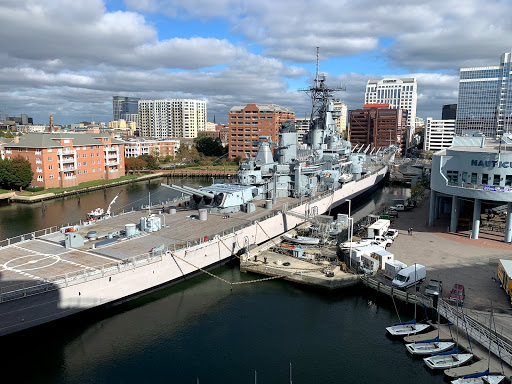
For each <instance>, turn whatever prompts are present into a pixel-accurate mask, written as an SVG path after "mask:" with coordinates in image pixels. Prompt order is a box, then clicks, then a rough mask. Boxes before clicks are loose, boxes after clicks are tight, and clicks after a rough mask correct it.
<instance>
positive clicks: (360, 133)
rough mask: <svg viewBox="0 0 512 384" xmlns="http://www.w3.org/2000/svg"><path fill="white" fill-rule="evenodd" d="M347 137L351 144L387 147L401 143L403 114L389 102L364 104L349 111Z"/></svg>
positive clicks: (376, 147)
mask: <svg viewBox="0 0 512 384" xmlns="http://www.w3.org/2000/svg"><path fill="white" fill-rule="evenodd" d="M349 116H350V117H349V118H350V130H349V138H348V140H349V141H350V143H351V144H354V145H355V144H363V145H368V144H370V145H371V148H375V149H378V148H382V147H387V146H388V145H391V144H398V145H400V144H401V143H402V134H403V132H402V126H403V121H404V114H403V112H402V110H401V109H396V108H390V105H389V104H365V105H364V106H363V109H356V110H352V111H350V115H349Z"/></svg>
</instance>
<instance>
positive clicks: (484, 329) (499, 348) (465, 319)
mask: <svg viewBox="0 0 512 384" xmlns="http://www.w3.org/2000/svg"><path fill="white" fill-rule="evenodd" d="M361 281H362V282H363V283H364V284H365V285H366V286H368V287H371V288H373V289H375V290H377V291H378V292H381V293H384V294H386V295H388V296H392V297H396V298H398V299H400V300H402V301H405V302H407V303H411V304H418V305H425V306H426V307H429V308H433V307H434V305H433V300H432V299H431V298H430V297H425V296H423V295H421V294H414V293H412V294H411V293H409V292H407V291H401V290H399V289H396V288H393V287H392V286H389V285H387V284H383V283H382V282H380V281H378V280H376V279H374V278H372V277H370V276H363V277H361ZM438 309H439V314H440V315H441V316H443V317H444V318H445V319H447V320H448V321H449V322H450V323H451V324H453V325H457V324H458V326H459V327H460V329H462V330H463V331H464V332H467V334H469V336H470V337H471V338H472V339H473V340H475V341H477V342H478V343H479V344H481V345H483V346H485V347H488V346H489V338H490V339H491V352H493V353H494V354H495V355H496V356H499V357H500V358H501V359H502V361H503V362H505V363H507V364H509V365H512V341H511V340H510V339H509V337H507V336H506V335H512V330H511V329H508V328H506V327H504V326H503V325H500V326H495V325H493V329H489V326H488V324H489V316H488V315H487V316H486V315H484V314H482V313H478V312H476V311H471V310H470V311H471V315H468V314H467V312H466V313H464V311H463V310H462V309H461V308H457V307H456V306H452V305H450V304H448V303H446V302H445V301H444V300H439V302H438Z"/></svg>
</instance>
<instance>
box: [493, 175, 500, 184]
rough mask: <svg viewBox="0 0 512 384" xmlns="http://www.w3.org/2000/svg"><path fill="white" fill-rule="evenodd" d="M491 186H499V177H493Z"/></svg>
mask: <svg viewBox="0 0 512 384" xmlns="http://www.w3.org/2000/svg"><path fill="white" fill-rule="evenodd" d="M493 185H494V186H498V185H500V175H494V180H493Z"/></svg>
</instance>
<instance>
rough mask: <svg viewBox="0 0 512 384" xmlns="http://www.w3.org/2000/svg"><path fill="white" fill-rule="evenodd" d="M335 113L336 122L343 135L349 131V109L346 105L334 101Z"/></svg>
mask: <svg viewBox="0 0 512 384" xmlns="http://www.w3.org/2000/svg"><path fill="white" fill-rule="evenodd" d="M334 112H335V116H336V117H335V119H334V122H335V123H336V126H337V127H338V131H339V132H340V133H343V132H345V131H346V130H347V115H348V108H347V105H346V104H345V103H342V102H341V101H340V100H335V101H334Z"/></svg>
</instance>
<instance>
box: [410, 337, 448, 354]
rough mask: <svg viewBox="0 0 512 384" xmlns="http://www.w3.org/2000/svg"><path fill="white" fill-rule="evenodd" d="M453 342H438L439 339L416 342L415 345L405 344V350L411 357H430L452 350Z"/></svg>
mask: <svg viewBox="0 0 512 384" xmlns="http://www.w3.org/2000/svg"><path fill="white" fill-rule="evenodd" d="M454 346H455V343H454V342H453V341H439V337H435V338H433V339H429V340H422V341H416V342H415V343H410V344H406V345H405V348H406V349H407V351H408V352H409V353H411V354H412V355H432V354H434V353H441V352H445V351H448V350H449V349H451V348H453V347H454Z"/></svg>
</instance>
